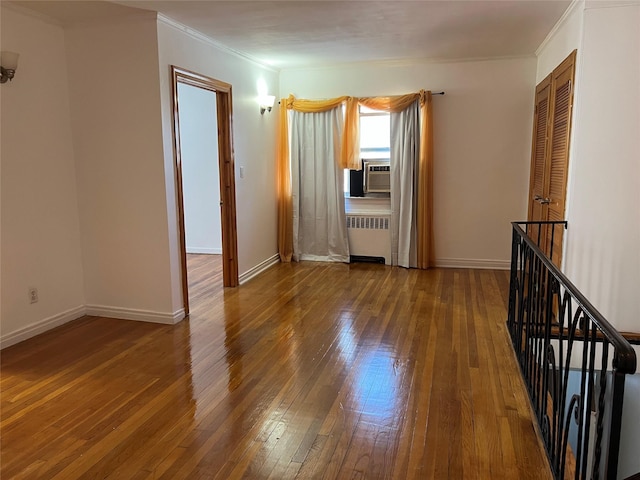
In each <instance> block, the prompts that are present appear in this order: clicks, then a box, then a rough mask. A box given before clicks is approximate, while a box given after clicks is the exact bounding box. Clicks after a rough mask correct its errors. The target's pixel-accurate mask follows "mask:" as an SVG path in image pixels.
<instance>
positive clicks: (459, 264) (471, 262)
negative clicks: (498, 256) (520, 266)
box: [436, 258, 511, 270]
mask: <svg viewBox="0 0 640 480" xmlns="http://www.w3.org/2000/svg"><path fill="white" fill-rule="evenodd" d="M436 267H441V268H478V269H487V270H509V269H510V268H511V262H510V261H509V260H479V259H474V258H436Z"/></svg>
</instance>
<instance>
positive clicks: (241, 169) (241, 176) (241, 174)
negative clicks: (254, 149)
mask: <svg viewBox="0 0 640 480" xmlns="http://www.w3.org/2000/svg"><path fill="white" fill-rule="evenodd" d="M240 178H244V167H242V166H241V167H240Z"/></svg>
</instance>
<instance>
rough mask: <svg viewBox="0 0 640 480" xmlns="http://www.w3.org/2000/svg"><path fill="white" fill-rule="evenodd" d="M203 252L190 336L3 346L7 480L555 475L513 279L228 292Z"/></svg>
mask: <svg viewBox="0 0 640 480" xmlns="http://www.w3.org/2000/svg"><path fill="white" fill-rule="evenodd" d="M198 257H201V256H198ZM202 257H204V258H196V257H190V258H189V269H190V271H191V272H192V273H193V275H192V276H190V283H191V285H192V286H191V287H190V292H191V297H192V299H191V318H190V319H188V320H186V321H183V322H181V323H180V324H178V325H175V326H165V325H155V324H148V323H142V322H131V321H123V320H113V319H107V318H96V317H85V318H83V319H81V320H79V321H76V322H73V323H71V324H67V325H65V326H63V327H60V328H58V329H56V330H54V331H51V332H48V333H46V334H44V335H41V336H39V337H36V338H33V339H31V340H28V341H26V342H23V343H21V344H18V345H15V346H13V347H10V348H7V349H5V350H4V351H3V352H2V380H1V384H0V388H1V391H2V400H1V414H2V417H1V432H0V433H1V445H2V451H1V453H2V458H1V463H2V469H1V472H0V476H1V478H2V479H10V478H11V479H13V478H16V479H17V478H34V479H35V478H45V479H65V480H66V479H76V478H83V479H84V478H109V479H142V478H156V479H214V478H215V479H233V478H248V479H267V478H273V479H292V478H300V479H323V478H324V479H347V478H348V479H352V478H374V479H375V478H387V479H430V478H443V479H449V478H450V479H473V478H478V479H501V478H502V479H523V478H535V479H541V478H551V475H550V474H549V473H548V466H547V463H546V457H545V455H544V452H543V449H542V447H541V444H540V442H539V440H538V438H537V436H536V433H535V430H534V427H533V422H532V417H531V413H530V409H529V404H528V399H527V396H526V392H525V390H524V386H523V383H522V380H521V378H520V375H519V372H518V370H517V366H516V362H515V359H514V356H513V354H512V352H511V347H510V344H509V341H508V336H507V332H506V327H505V321H506V308H505V303H506V295H507V287H508V273H507V272H502V271H489V270H445V269H434V270H429V271H426V272H425V271H418V270H405V269H402V268H391V267H385V266H381V265H367V264H353V265H343V264H326V263H313V262H303V263H300V264H290V265H287V264H278V265H276V266H274V267H272V268H270V269H269V270H268V271H267V272H265V273H263V274H261V275H260V276H258V277H256V278H254V279H253V280H251V281H249V282H248V283H246V284H245V285H243V286H240V287H238V288H235V289H227V290H223V289H222V287H221V286H220V285H221V283H222V282H221V280H220V279H219V278H218V277H217V275H218V274H217V273H213V274H212V273H210V272H212V271H213V270H215V266H214V267H210V266H207V260H211V258H206V257H205V256H202ZM214 260H215V259H214ZM212 269H213V270H212ZM212 275H213V276H214V277H215V278H214V280H213V281H209V280H208V278H209V277H210V276H212Z"/></svg>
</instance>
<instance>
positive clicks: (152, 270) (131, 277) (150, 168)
mask: <svg viewBox="0 0 640 480" xmlns="http://www.w3.org/2000/svg"><path fill="white" fill-rule="evenodd" d="M66 42H67V52H68V60H69V88H70V94H71V95H70V96H71V112H72V122H73V137H74V148H75V155H76V165H77V175H78V199H79V204H80V221H81V226H82V228H81V232H82V246H83V262H84V271H85V291H86V301H87V309H88V312H89V313H94V314H101V315H107V316H112V317H123V318H133V319H141V320H153V321H158V322H166V323H172V322H174V321H176V320H179V319H181V318H182V317H183V316H184V314H183V313H181V312H180V308H179V307H177V308H176V307H175V305H173V303H172V301H171V298H172V293H171V283H170V279H171V276H170V265H169V237H168V230H167V211H166V198H165V189H164V165H163V151H162V125H161V116H160V90H159V81H158V49H157V35H156V17H155V15H145V16H143V17H137V18H131V19H124V20H119V21H114V22H113V23H108V22H107V23H102V24H89V25H81V26H77V27H73V28H70V29H68V30H67V31H66Z"/></svg>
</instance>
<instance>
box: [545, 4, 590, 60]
mask: <svg viewBox="0 0 640 480" xmlns="http://www.w3.org/2000/svg"><path fill="white" fill-rule="evenodd" d="M580 7H582V10H584V9H585V0H572V2H571V4H570V5H569V6H568V7H567V9H566V10H565V11H564V13H563V14H562V16H561V17H560V18H559V19H558V21H557V22H556V24H555V25H554V26H553V28H552V29H551V31H550V32H549V33H548V34H547V36H546V37H545V39H544V40H543V41H542V43H541V44H540V46H539V47H538V48H537V49H536V57H538V56H540V53H541V52H542V51H543V50H544V49H545V47H546V46H547V44H548V43H549V42H550V41H551V39H552V38H553V37H555V35H556V33H557V32H558V30H560V29H561V28H562V27H563V25H564V24H565V23H566V22H567V20H568V19H569V17H570V16H571V15H573V13H574V11H577V10H578V9H579V8H580Z"/></svg>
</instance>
